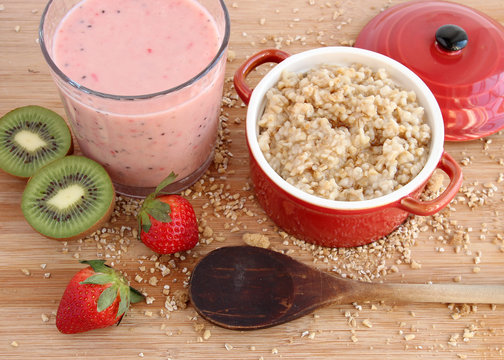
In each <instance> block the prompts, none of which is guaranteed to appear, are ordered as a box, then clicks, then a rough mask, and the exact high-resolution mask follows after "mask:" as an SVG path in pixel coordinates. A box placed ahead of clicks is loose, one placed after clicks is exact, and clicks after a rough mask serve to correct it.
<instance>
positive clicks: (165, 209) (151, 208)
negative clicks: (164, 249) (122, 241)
mask: <svg viewBox="0 0 504 360" xmlns="http://www.w3.org/2000/svg"><path fill="white" fill-rule="evenodd" d="M177 176H178V175H177V174H175V173H174V172H173V171H172V172H171V173H170V175H168V176H167V177H166V178H165V179H164V180H163V181H161V183H160V184H159V185H158V186H157V187H156V190H155V191H154V192H153V193H152V194H149V195H147V197H146V198H145V200H144V202H143V204H142V207H141V208H140V211H139V212H138V215H137V219H138V239H140V234H141V233H142V231H144V232H149V230H150V228H151V220H150V218H149V215H150V216H152V217H153V218H154V219H156V220H158V221H161V222H171V217H170V213H171V208H170V205H168V204H167V203H164V202H162V201H160V200H158V199H157V196H158V195H160V194H168V193H164V192H162V190H163V189H164V188H165V187H167V186H168V185H170V184H171V183H172V182H173V181H174V180H175V179H176V178H177Z"/></svg>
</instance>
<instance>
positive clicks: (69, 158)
mask: <svg viewBox="0 0 504 360" xmlns="http://www.w3.org/2000/svg"><path fill="white" fill-rule="evenodd" d="M77 158H83V159H85V161H92V162H94V161H93V160H91V159H89V158H86V157H84V156H77V155H71V156H66V157H64V158H61V159H58V160H55V161H53V162H51V163H49V164H47V165H45V166H43V167H42V168H40V169H39V170H37V172H35V174H34V175H33V176H32V177H30V179H29V180H28V183H27V184H26V188H25V192H24V193H23V199H22V201H21V208H22V210H23V214H24V213H25V206H26V205H25V202H24V200H25V196H26V189H28V188H29V185H30V182H34V181H36V180H35V179H36V178H37V175H38V174H39V173H42V172H43V171H45V169H49V168H50V167H53V168H54V167H57V166H59V164H58V163H62V162H63V161H65V162H66V161H72V160H75V159H77ZM100 167H101V165H100ZM104 171H105V170H104ZM105 173H106V172H105ZM107 178H108V180H109V181H110V186H111V189H112V194H111V195H112V198H111V201H110V204H109V206H108V208H107V210H106V212H105V213H104V214H103V216H102V217H101V218H99V219H97V220H96V222H95V223H94V224H92V225H91V226H90V227H88V228H87V229H84V230H83V231H81V232H80V233H77V234H73V235H71V236H66V237H65V236H60V237H57V236H51V235H48V234H45V233H43V232H42V231H39V229H37V227H36V226H34V225H33V224H32V223H31V222H30V221H27V222H28V224H29V225H30V226H31V227H32V229H33V230H35V231H36V232H37V233H39V234H41V235H43V236H45V237H47V238H49V239H53V240H60V241H69V240H76V239H82V238H84V237H86V236H87V235H90V234H92V233H94V232H95V231H96V230H98V229H99V228H101V227H102V226H103V225H104V224H105V223H106V222H108V221H109V220H110V217H111V215H112V212H113V210H114V207H115V201H116V196H115V190H114V187H113V185H112V181H111V180H110V177H108V174H107ZM25 217H26V216H25ZM27 220H28V219H27Z"/></svg>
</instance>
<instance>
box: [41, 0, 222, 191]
mask: <svg viewBox="0 0 504 360" xmlns="http://www.w3.org/2000/svg"><path fill="white" fill-rule="evenodd" d="M229 27H230V24H229V15H228V13H227V9H226V7H225V4H224V1H223V0H199V1H198V0H106V1H104V0H81V1H77V0H73V1H72V0H50V1H49V3H48V4H47V6H46V8H45V10H44V14H43V16H42V20H41V24H40V45H41V48H42V53H43V54H44V57H45V59H46V61H47V63H48V64H49V67H50V70H51V74H52V76H53V79H54V81H55V83H56V85H57V87H58V90H59V92H60V95H61V99H62V101H63V104H64V107H65V111H66V114H67V116H68V120H69V123H70V125H71V127H72V129H73V133H74V136H75V137H76V139H77V141H78V144H79V147H80V150H81V151H82V153H83V154H84V155H85V156H87V157H89V158H92V159H94V160H96V161H98V162H99V163H101V164H102V165H103V166H104V167H105V169H106V170H107V171H108V173H109V174H110V176H111V178H112V181H113V182H114V185H115V188H116V191H117V192H119V193H122V194H126V195H130V196H136V197H143V196H145V195H147V194H149V193H151V192H152V191H153V190H154V188H155V187H156V186H157V185H158V184H159V183H160V182H161V180H163V179H164V178H165V177H166V176H167V175H168V174H170V172H172V171H173V172H174V173H175V174H177V175H178V176H177V180H176V181H175V182H174V183H172V184H171V185H169V187H167V188H166V189H165V190H166V191H170V192H179V191H181V190H183V189H185V188H187V187H188V186H190V185H192V184H193V183H194V182H195V181H196V180H198V179H199V178H200V177H201V176H202V175H203V173H204V172H205V171H206V169H207V168H208V166H209V165H210V163H211V161H212V159H213V151H214V148H215V144H216V140H217V133H218V125H219V112H220V105H221V98H222V89H223V84H224V72H225V63H226V50H227V45H228V41H229V31H230V29H229Z"/></svg>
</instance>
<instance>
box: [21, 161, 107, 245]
mask: <svg viewBox="0 0 504 360" xmlns="http://www.w3.org/2000/svg"><path fill="white" fill-rule="evenodd" d="M114 205H115V191H114V186H113V185H112V181H111V180H110V177H109V175H108V174H107V172H106V171H105V169H104V168H103V167H102V166H101V165H100V164H98V163H97V162H96V161H94V160H91V159H89V158H86V157H84V156H77V155H71V156H66V157H64V158H61V159H58V160H55V161H53V162H52V163H50V164H48V165H46V166H44V167H42V168H41V169H40V170H38V171H37V172H36V173H35V174H34V175H33V176H32V177H31V178H30V180H29V181H28V183H27V184H26V188H25V190H24V192H23V197H22V200H21V209H22V211H23V214H24V216H25V218H26V220H27V221H28V223H29V224H30V225H31V226H32V227H33V228H34V229H35V230H36V231H37V232H39V233H41V234H42V235H45V236H47V237H49V238H52V239H57V240H72V239H78V238H82V237H84V236H86V235H89V234H91V233H93V232H94V231H96V230H97V229H98V228H100V227H101V226H102V225H103V224H104V223H105V222H107V221H108V220H109V218H110V215H111V214H112V211H113V209H114Z"/></svg>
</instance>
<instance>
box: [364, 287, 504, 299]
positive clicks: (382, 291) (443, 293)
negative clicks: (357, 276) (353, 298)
mask: <svg viewBox="0 0 504 360" xmlns="http://www.w3.org/2000/svg"><path fill="white" fill-rule="evenodd" d="M362 285H364V286H362V288H361V289H359V290H360V291H359V293H360V294H359V295H360V296H359V297H361V298H362V300H364V299H366V300H393V301H398V302H436V303H469V304H504V285H461V284H379V283H362Z"/></svg>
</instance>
